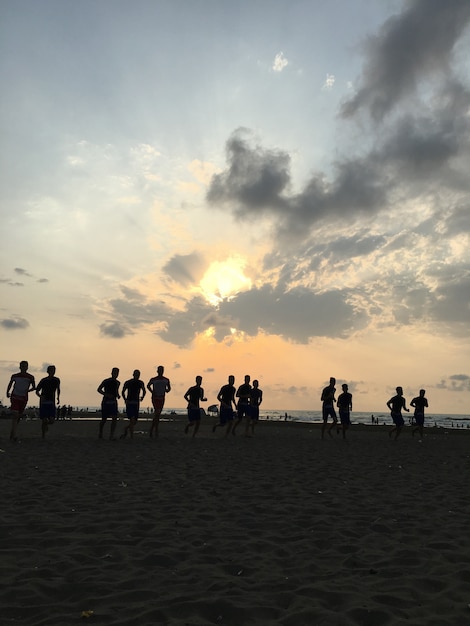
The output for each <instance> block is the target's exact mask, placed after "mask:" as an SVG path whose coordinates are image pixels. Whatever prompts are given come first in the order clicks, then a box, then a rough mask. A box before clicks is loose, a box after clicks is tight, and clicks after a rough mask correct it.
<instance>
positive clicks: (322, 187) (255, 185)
mask: <svg viewBox="0 0 470 626" xmlns="http://www.w3.org/2000/svg"><path fill="white" fill-rule="evenodd" d="M238 133H239V131H235V133H234V134H233V135H232V137H231V138H230V139H229V140H228V141H227V154H228V157H227V160H228V169H227V170H226V171H225V172H222V173H221V174H217V175H215V176H214V177H213V179H212V181H211V184H210V187H209V190H208V193H207V200H208V202H209V204H210V205H211V206H215V207H217V208H222V207H223V206H225V205H228V206H229V208H230V209H231V210H232V211H233V213H234V215H235V216H236V217H237V218H242V217H249V216H251V217H259V216H260V215H262V214H264V215H268V216H271V217H273V218H274V219H275V220H276V223H277V229H278V232H279V233H282V234H283V235H290V236H292V235H295V236H296V237H297V238H301V237H305V236H306V235H307V234H308V232H309V230H310V229H311V228H312V226H313V225H314V224H315V223H316V222H318V221H319V220H322V219H323V220H328V219H329V220H332V219H337V218H339V217H345V218H347V219H348V220H349V221H351V219H354V217H356V216H357V215H360V214H369V213H374V212H377V211H378V210H380V209H381V208H383V207H384V206H385V204H386V197H387V188H388V186H389V185H388V182H387V179H386V178H385V177H384V175H383V172H382V171H381V169H380V168H379V167H377V165H376V163H375V160H373V159H358V158H357V159H344V160H342V161H339V160H338V161H337V162H336V164H335V165H334V172H335V176H334V180H333V181H328V180H327V179H326V177H325V176H323V175H322V174H315V175H314V176H312V177H311V179H310V180H309V181H308V183H307V184H306V186H305V187H304V189H303V191H301V192H300V193H298V194H295V195H290V196H289V195H287V191H288V187H289V181H290V171H289V168H290V158H289V156H288V155H287V154H286V153H283V152H281V151H277V152H274V151H270V150H265V149H263V148H262V147H260V146H258V145H255V146H252V145H250V141H249V136H248V135H247V132H246V131H244V133H243V136H242V137H240V136H238Z"/></svg>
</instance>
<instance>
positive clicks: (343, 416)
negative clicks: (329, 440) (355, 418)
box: [339, 409, 351, 426]
mask: <svg viewBox="0 0 470 626" xmlns="http://www.w3.org/2000/svg"><path fill="white" fill-rule="evenodd" d="M339 419H340V422H341V424H343V425H344V426H350V425H351V416H350V414H349V411H347V410H344V409H340V410H339Z"/></svg>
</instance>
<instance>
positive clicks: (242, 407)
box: [237, 404, 250, 418]
mask: <svg viewBox="0 0 470 626" xmlns="http://www.w3.org/2000/svg"><path fill="white" fill-rule="evenodd" d="M237 415H238V417H239V418H242V417H250V405H249V404H239V405H238V408H237Z"/></svg>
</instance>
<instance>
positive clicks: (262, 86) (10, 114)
mask: <svg viewBox="0 0 470 626" xmlns="http://www.w3.org/2000/svg"><path fill="white" fill-rule="evenodd" d="M0 18H1V19H0V79H1V85H2V90H1V94H0V125H1V126H0V132H1V137H2V141H1V145H0V159H1V163H0V189H1V191H0V220H1V233H2V245H1V246H0V297H1V300H0V346H1V348H0V385H1V384H3V389H4V390H2V389H0V399H2V400H3V402H4V403H6V402H7V399H6V386H7V384H8V381H9V379H10V376H11V374H12V373H14V372H15V371H17V369H18V363H19V361H20V360H23V359H25V360H27V361H28V362H29V365H30V369H29V371H30V372H31V373H32V374H34V376H35V377H36V380H39V379H40V378H42V377H43V376H45V375H46V374H45V371H46V368H47V366H48V365H49V364H55V365H56V367H57V375H58V376H59V377H60V378H61V380H62V400H63V402H65V403H70V404H72V405H81V406H88V405H90V406H94V405H98V404H99V399H100V396H98V394H97V393H96V388H97V386H98V384H99V383H100V382H101V381H102V380H103V379H104V378H106V377H108V376H109V375H110V372H111V368H112V367H114V366H116V367H119V368H120V380H121V381H124V380H126V379H128V378H130V377H131V375H132V371H133V370H134V369H135V368H138V369H140V370H141V372H142V379H143V380H144V381H145V382H147V381H148V380H149V379H150V378H151V377H152V376H153V375H155V368H156V366H157V365H160V364H162V365H164V366H165V374H166V375H167V376H168V377H169V378H170V380H171V383H172V391H171V396H169V397H168V399H167V406H173V407H182V406H184V400H183V394H184V393H185V391H186V390H187V389H188V387H189V386H191V385H192V384H194V379H195V376H196V375H198V374H200V375H202V376H203V387H204V388H205V390H206V395H207V397H208V401H209V403H212V402H214V401H215V398H216V394H217V392H218V390H219V389H220V387H221V386H222V385H223V384H225V383H226V381H227V377H228V375H229V374H233V375H234V376H235V378H236V381H235V384H236V385H239V384H241V383H242V382H243V377H244V375H245V374H250V375H251V378H252V379H255V378H256V379H258V380H259V384H260V388H262V389H263V392H264V405H263V406H264V408H265V409H280V410H318V409H319V408H320V392H321V389H322V387H324V386H325V384H326V383H327V381H328V379H329V377H330V376H334V377H336V379H337V381H338V385H337V386H338V388H339V385H340V384H341V383H343V382H347V383H348V384H349V388H350V391H352V393H353V397H354V408H355V409H356V410H357V411H371V412H372V411H381V410H384V411H385V410H386V407H385V403H386V401H387V400H388V399H389V398H390V397H391V396H392V395H394V392H395V387H396V386H398V385H400V386H402V387H403V388H404V392H405V397H406V398H407V399H408V401H409V400H410V399H411V398H413V397H414V396H417V395H418V391H419V389H420V388H425V389H426V394H427V396H428V398H429V405H430V411H431V412H433V413H457V414H458V413H460V414H469V413H470V358H469V357H470V253H469V250H470V246H469V233H470V210H469V203H470V201H469V197H470V196H469V191H470V176H469V172H470V169H469V164H470V64H469V62H468V57H469V55H468V51H469V49H470V3H469V2H468V0H446V2H442V0H413V1H411V0H407V1H403V0H381V2H377V1H376V0H331V1H329V2H323V1H321V0H241V1H240V2H233V1H232V0H132V2H130V1H128V0H125V1H124V0H100V1H99V2H96V1H95V0H81V1H80V2H74V1H72V0H41V2H38V1H37V0H0ZM145 404H148V402H147V399H146V400H145Z"/></svg>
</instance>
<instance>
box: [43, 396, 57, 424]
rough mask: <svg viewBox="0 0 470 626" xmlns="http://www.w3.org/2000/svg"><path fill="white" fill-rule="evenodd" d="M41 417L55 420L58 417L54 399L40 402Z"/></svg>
mask: <svg viewBox="0 0 470 626" xmlns="http://www.w3.org/2000/svg"><path fill="white" fill-rule="evenodd" d="M39 417H40V418H41V419H42V420H53V419H55V417H56V408H55V404H54V401H53V400H52V401H51V400H49V401H47V400H46V401H45V402H39Z"/></svg>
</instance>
